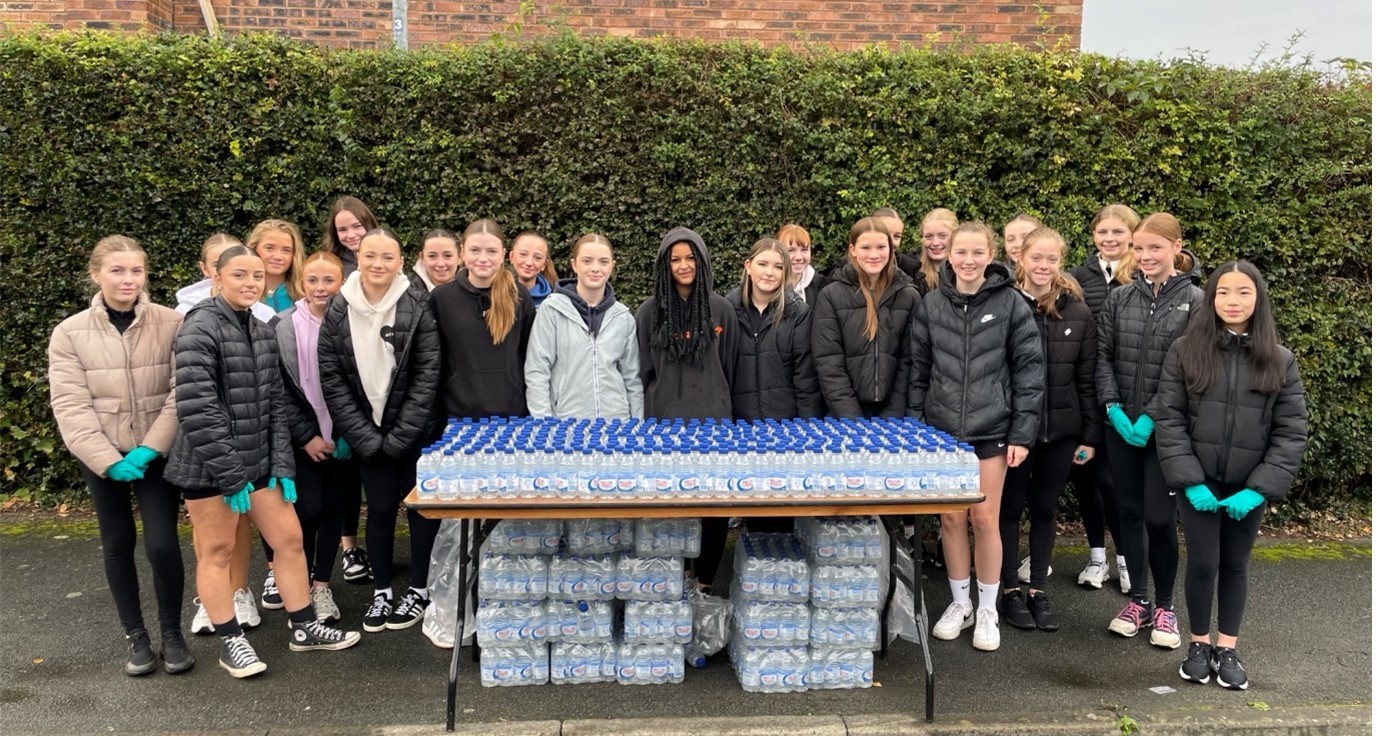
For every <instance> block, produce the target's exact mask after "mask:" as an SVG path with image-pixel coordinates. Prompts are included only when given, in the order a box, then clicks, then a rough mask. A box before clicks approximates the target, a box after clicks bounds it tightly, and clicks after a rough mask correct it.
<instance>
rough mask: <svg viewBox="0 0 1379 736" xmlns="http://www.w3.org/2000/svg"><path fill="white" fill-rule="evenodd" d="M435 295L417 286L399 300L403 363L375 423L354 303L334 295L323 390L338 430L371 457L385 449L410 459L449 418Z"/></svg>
mask: <svg viewBox="0 0 1379 736" xmlns="http://www.w3.org/2000/svg"><path fill="white" fill-rule="evenodd" d="M428 299H429V295H428V294H427V293H426V290H425V289H423V288H420V287H417V286H415V285H413V286H411V287H409V288H408V289H407V291H406V293H404V294H403V295H402V298H400V299H398V302H397V305H396V309H397V311H396V313H395V315H394V317H393V334H394V335H397V334H399V333H401V334H403V335H404V337H403V338H402V339H401V341H400V342H399V341H397V339H396V337H395V338H394V342H393V348H394V351H395V355H396V357H397V364H396V366H395V367H394V368H393V376H392V381H391V382H390V383H389V385H388V400H387V402H386V403H385V405H384V408H383V422H382V424H381V425H378V424H374V421H373V413H372V410H371V409H370V406H369V398H368V395H367V394H365V393H364V386H363V384H362V383H360V380H359V367H358V365H357V364H356V363H355V357H354V341H353V337H352V335H351V334H350V317H349V303H348V302H346V301H345V297H344V296H341V295H336V296H334V297H331V300H330V306H329V307H327V308H326V316H325V317H324V318H322V320H321V337H320V344H319V346H318V353H317V357H318V359H319V361H320V364H319V366H318V368H319V370H320V373H321V393H323V394H325V397H326V406H327V408H329V409H330V419H331V421H332V422H333V423H334V425H335V427H334V431H333V434H334V435H335V436H336V437H344V438H345V441H346V442H347V443H349V446H350V449H351V450H352V451H353V453H354V454H355V455H358V456H359V457H362V458H371V457H374V456H375V455H377V454H378V453H380V452H382V453H384V454H386V455H387V456H389V457H392V458H395V459H402V458H405V457H406V456H407V455H408V453H410V452H412V451H414V450H416V449H417V448H418V447H420V446H421V444H422V441H423V440H425V439H427V438H429V437H430V436H432V435H433V434H435V430H436V424H437V423H438V422H440V421H443V417H442V415H441V412H440V407H439V404H440V402H439V401H437V393H438V391H439V388H440V377H441V346H440V337H439V336H438V335H437V333H436V320H435V319H434V318H433V317H432V316H431V309H430V307H429V306H427V300H428Z"/></svg>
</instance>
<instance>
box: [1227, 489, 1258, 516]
mask: <svg viewBox="0 0 1379 736" xmlns="http://www.w3.org/2000/svg"><path fill="white" fill-rule="evenodd" d="M1262 503H1264V497H1263V496H1261V495H1259V491H1256V490H1255V489H1253V488H1246V489H1245V490H1243V491H1240V492H1239V493H1237V494H1235V495H1234V496H1231V497H1230V498H1227V499H1226V500H1224V501H1222V502H1221V508H1223V509H1225V510H1226V516H1229V517H1231V518H1232V519H1235V520H1236V521H1240V520H1241V519H1243V518H1245V517H1246V516H1247V515H1248V514H1249V513H1250V512H1251V511H1254V510H1255V509H1257V508H1259V505H1260V504H1262Z"/></svg>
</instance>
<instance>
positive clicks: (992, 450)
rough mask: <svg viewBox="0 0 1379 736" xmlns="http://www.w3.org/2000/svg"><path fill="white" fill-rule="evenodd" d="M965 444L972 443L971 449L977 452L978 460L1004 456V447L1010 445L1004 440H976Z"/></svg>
mask: <svg viewBox="0 0 1379 736" xmlns="http://www.w3.org/2000/svg"><path fill="white" fill-rule="evenodd" d="M967 444H969V445H972V450H973V451H974V452H976V453H977V459H978V460H990V459H991V458H993V457H1005V454H1006V448H1008V447H1009V446H1010V445H1009V443H1007V442H1006V441H1005V440H977V441H976V442H968V443H967Z"/></svg>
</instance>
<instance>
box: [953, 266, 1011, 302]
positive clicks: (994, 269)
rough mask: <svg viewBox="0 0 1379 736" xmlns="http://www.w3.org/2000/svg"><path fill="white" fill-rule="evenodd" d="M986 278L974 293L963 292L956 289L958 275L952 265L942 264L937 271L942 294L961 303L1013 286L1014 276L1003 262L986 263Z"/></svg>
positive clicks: (984, 297)
mask: <svg viewBox="0 0 1379 736" xmlns="http://www.w3.org/2000/svg"><path fill="white" fill-rule="evenodd" d="M984 275H985V276H986V280H985V281H983V282H982V285H981V286H979V287H977V293H975V294H963V293H961V292H959V291H958V275H957V273H956V272H955V271H953V267H952V266H951V265H950V264H948V263H946V262H945V263H944V264H943V270H942V271H940V272H939V276H938V286H939V289H941V290H942V291H943V294H944V296H946V297H948V299H949V300H950V301H952V302H954V303H958V304H961V303H962V302H965V301H978V300H983V299H986V298H987V297H989V296H991V295H992V294H994V293H996V292H997V291H1000V290H1001V289H1010V288H1014V287H1015V278H1014V277H1013V276H1011V274H1010V269H1008V268H1006V267H1005V264H1003V263H988V264H987V265H986V271H985V272H984Z"/></svg>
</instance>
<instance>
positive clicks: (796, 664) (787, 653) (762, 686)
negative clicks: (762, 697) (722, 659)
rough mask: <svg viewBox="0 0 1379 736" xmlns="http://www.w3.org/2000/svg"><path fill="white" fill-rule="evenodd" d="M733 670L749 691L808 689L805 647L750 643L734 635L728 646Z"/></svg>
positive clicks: (795, 690) (807, 653) (744, 687)
mask: <svg viewBox="0 0 1379 736" xmlns="http://www.w3.org/2000/svg"><path fill="white" fill-rule="evenodd" d="M728 652H729V656H730V657H731V659H732V663H733V672H735V673H736V674H737V681H738V682H739V683H741V684H742V689H743V690H746V691H747V692H749V693H791V692H803V691H805V690H808V689H809V686H808V678H809V648H808V647H802V646H801V647H754V646H750V645H748V644H747V643H746V642H745V641H743V639H742V638H741V637H740V636H738V637H734V638H733V641H732V644H731V645H729V647H728Z"/></svg>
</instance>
